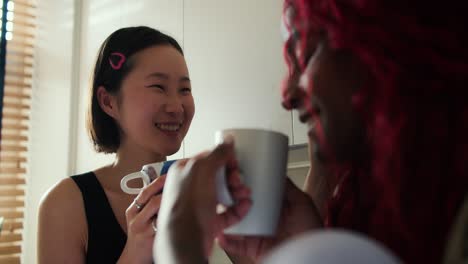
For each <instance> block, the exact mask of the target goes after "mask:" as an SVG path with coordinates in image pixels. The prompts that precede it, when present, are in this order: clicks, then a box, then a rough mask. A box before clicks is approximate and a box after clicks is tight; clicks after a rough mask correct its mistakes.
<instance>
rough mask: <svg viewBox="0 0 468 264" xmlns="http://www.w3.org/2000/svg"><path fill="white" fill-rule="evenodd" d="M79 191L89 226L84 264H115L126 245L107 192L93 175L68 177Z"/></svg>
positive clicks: (124, 236)
mask: <svg viewBox="0 0 468 264" xmlns="http://www.w3.org/2000/svg"><path fill="white" fill-rule="evenodd" d="M71 178H72V179H73V180H74V181H75V183H76V184H77V185H78V187H79V188H80V190H81V194H82V196H83V202H84V208H85V212H86V221H87V223H88V250H87V252H86V263H88V264H94V263H96V264H97V263H100V264H107V263H109V264H110V263H112V264H115V263H116V262H117V260H118V259H119V257H120V255H121V254H122V251H123V249H124V247H125V243H126V242H127V235H126V234H125V233H124V231H123V230H122V228H121V227H120V225H119V223H118V221H117V219H116V218H115V215H114V212H113V211H112V208H111V206H110V203H109V200H107V196H106V193H105V192H104V189H103V188H102V186H101V184H100V183H99V181H98V179H97V178H96V175H95V174H94V173H93V172H88V173H84V174H81V175H75V176H72V177H71Z"/></svg>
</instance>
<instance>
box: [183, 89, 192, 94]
mask: <svg viewBox="0 0 468 264" xmlns="http://www.w3.org/2000/svg"><path fill="white" fill-rule="evenodd" d="M180 91H181V92H182V93H191V92H192V89H191V88H182V89H180Z"/></svg>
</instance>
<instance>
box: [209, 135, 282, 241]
mask: <svg viewBox="0 0 468 264" xmlns="http://www.w3.org/2000/svg"><path fill="white" fill-rule="evenodd" d="M227 136H230V137H232V138H233V139H234V148H235V153H236V158H237V160H238V164H239V169H240V174H241V180H242V181H243V183H244V184H246V185H247V186H248V187H249V188H250V190H251V199H252V207H251V208H250V210H249V212H248V213H247V215H246V216H245V217H244V218H243V219H242V220H241V221H240V222H239V223H237V224H235V225H233V226H231V227H229V228H227V229H225V230H224V233H226V234H236V235H255V236H274V235H275V234H276V228H277V225H278V220H279V216H280V213H281V208H282V202H283V194H284V186H285V182H286V166H287V160H288V137H287V136H286V135H284V134H282V133H279V132H274V131H269V130H261V129H226V130H221V131H218V132H217V133H216V135H215V141H216V143H220V142H222V141H223V140H224V138H225V137H227ZM224 171H225V170H224V168H223V169H221V170H219V171H218V174H217V176H216V183H217V190H218V200H219V201H220V202H221V203H223V204H226V203H227V204H232V199H231V200H229V198H230V196H229V192H226V191H225V190H224V188H225V186H226V179H225V173H224ZM220 190H221V191H220ZM226 194H228V195H226ZM229 202H230V203H229Z"/></svg>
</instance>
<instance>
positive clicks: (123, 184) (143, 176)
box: [120, 171, 150, 194]
mask: <svg viewBox="0 0 468 264" xmlns="http://www.w3.org/2000/svg"><path fill="white" fill-rule="evenodd" d="M138 178H141V179H142V180H143V186H146V185H148V184H149V183H150V179H149V177H148V175H146V173H143V172H140V171H138V172H134V173H130V174H128V175H127V176H125V177H123V178H122V180H121V181H120V188H122V190H123V191H124V192H126V193H128V194H139V193H140V191H141V188H130V187H128V186H127V183H128V182H129V181H131V180H134V179H138Z"/></svg>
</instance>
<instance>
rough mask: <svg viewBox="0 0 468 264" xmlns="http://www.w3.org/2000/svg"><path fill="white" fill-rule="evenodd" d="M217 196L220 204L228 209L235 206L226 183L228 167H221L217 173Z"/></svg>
mask: <svg viewBox="0 0 468 264" xmlns="http://www.w3.org/2000/svg"><path fill="white" fill-rule="evenodd" d="M216 195H217V198H218V202H219V203H221V204H222V205H224V206H226V207H230V206H233V205H234V201H233V199H232V195H231V192H230V191H229V189H228V184H227V181H226V167H224V166H223V167H221V168H219V169H218V171H217V172H216Z"/></svg>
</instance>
